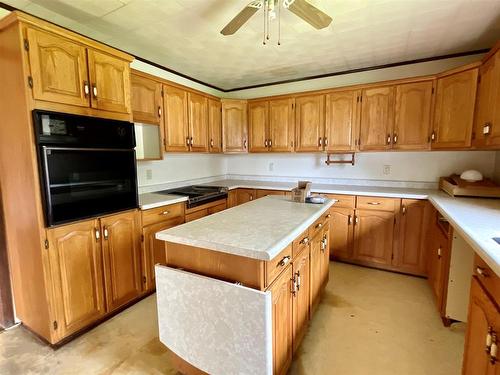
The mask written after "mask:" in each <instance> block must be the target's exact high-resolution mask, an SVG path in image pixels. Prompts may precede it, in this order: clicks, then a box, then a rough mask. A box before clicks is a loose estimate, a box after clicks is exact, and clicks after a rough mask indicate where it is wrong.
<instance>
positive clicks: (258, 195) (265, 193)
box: [255, 189, 288, 199]
mask: <svg viewBox="0 0 500 375" xmlns="http://www.w3.org/2000/svg"><path fill="white" fill-rule="evenodd" d="M287 193H288V192H287V191H284V190H266V189H257V190H256V191H255V196H256V198H257V199H259V198H262V197H267V196H268V195H286V194H287Z"/></svg>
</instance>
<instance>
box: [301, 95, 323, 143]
mask: <svg viewBox="0 0 500 375" xmlns="http://www.w3.org/2000/svg"><path fill="white" fill-rule="evenodd" d="M295 133H296V135H295V138H296V140H295V151H297V152H317V151H322V150H323V138H324V136H325V96H324V95H309V96H300V97H297V98H296V99H295Z"/></svg>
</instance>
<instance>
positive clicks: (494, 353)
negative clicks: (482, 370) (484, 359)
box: [490, 332, 498, 365]
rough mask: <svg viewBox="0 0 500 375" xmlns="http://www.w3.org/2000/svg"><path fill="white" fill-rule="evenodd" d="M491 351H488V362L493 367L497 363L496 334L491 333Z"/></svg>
mask: <svg viewBox="0 0 500 375" xmlns="http://www.w3.org/2000/svg"><path fill="white" fill-rule="evenodd" d="M491 341H492V343H491V349H490V362H491V364H492V365H494V364H495V363H496V362H497V359H498V358H497V355H498V346H497V334H496V333H495V332H493V333H492V334H491Z"/></svg>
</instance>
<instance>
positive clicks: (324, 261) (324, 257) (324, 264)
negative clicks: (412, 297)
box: [320, 223, 330, 290]
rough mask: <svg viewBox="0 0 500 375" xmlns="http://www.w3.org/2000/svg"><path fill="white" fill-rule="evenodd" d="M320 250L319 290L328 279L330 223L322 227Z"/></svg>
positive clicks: (323, 287) (324, 285)
mask: <svg viewBox="0 0 500 375" xmlns="http://www.w3.org/2000/svg"><path fill="white" fill-rule="evenodd" d="M320 250H321V290H323V289H325V287H326V284H328V280H329V279H330V224H329V223H328V226H327V227H325V228H324V229H323V237H322V243H321V246H320Z"/></svg>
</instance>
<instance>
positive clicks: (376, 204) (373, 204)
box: [368, 202, 380, 206]
mask: <svg viewBox="0 0 500 375" xmlns="http://www.w3.org/2000/svg"><path fill="white" fill-rule="evenodd" d="M368 204H369V205H370V206H378V205H380V202H368Z"/></svg>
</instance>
